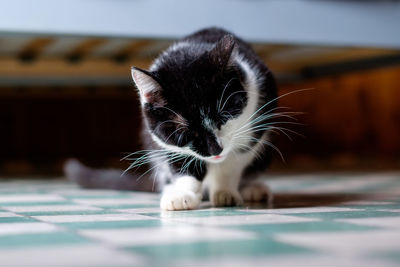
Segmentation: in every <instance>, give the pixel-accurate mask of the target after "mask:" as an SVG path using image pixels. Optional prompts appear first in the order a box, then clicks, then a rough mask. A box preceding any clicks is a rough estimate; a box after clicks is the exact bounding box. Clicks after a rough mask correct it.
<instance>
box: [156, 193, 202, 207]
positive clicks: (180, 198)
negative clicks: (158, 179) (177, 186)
mask: <svg viewBox="0 0 400 267" xmlns="http://www.w3.org/2000/svg"><path fill="white" fill-rule="evenodd" d="M200 202H201V194H199V193H194V192H192V191H190V190H186V191H180V190H169V191H167V192H164V193H163V195H162V197H161V201H160V207H161V209H163V210H191V209H196V208H197V207H199V205H200Z"/></svg>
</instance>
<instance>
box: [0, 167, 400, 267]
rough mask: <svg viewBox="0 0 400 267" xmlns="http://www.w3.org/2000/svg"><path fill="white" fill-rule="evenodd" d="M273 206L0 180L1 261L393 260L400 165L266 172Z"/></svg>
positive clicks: (399, 232)
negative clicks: (374, 169) (168, 203)
mask: <svg viewBox="0 0 400 267" xmlns="http://www.w3.org/2000/svg"><path fill="white" fill-rule="evenodd" d="M267 178H268V181H269V182H268V183H269V184H270V186H271V187H272V189H273V191H274V192H275V194H276V199H275V203H274V208H272V209H268V208H265V207H262V206H258V207H257V206H244V207H241V208H221V209H212V208H209V207H208V206H207V203H206V204H205V205H204V207H203V209H200V210H194V211H179V212H161V211H160V209H159V208H158V198H159V196H158V195H156V194H145V193H137V192H118V191H106V190H83V189H79V188H77V187H76V186H75V185H73V184H70V183H67V182H65V181H44V180H41V181H38V180H34V181H23V180H21V181H13V180H9V181H7V180H2V181H1V182H0V266H41V267H42V266H52V267H53V266H68V267H71V266H85V267H86V266H201V267H204V266H218V267H222V266H229V267H231V266H307V267H310V266H363V267H365V266H400V173H375V174H357V175H354V174H352V175H350V174H349V175H346V174H329V175H328V174H325V175H301V176H298V175H297V176H280V177H267Z"/></svg>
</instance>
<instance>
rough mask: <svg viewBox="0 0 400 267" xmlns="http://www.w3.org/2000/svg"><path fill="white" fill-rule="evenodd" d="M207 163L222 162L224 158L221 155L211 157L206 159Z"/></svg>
mask: <svg viewBox="0 0 400 267" xmlns="http://www.w3.org/2000/svg"><path fill="white" fill-rule="evenodd" d="M208 159H209V161H211V162H213V163H218V162H222V161H223V160H224V159H225V157H224V156H223V155H216V156H212V157H209V158H208Z"/></svg>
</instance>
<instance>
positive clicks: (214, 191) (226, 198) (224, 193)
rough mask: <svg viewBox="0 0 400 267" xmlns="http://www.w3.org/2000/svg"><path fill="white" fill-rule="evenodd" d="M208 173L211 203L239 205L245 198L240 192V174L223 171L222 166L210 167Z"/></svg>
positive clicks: (219, 205) (218, 205)
mask: <svg viewBox="0 0 400 267" xmlns="http://www.w3.org/2000/svg"><path fill="white" fill-rule="evenodd" d="M210 169H211V170H210V172H209V174H208V175H207V176H208V177H207V179H206V182H207V186H208V190H209V196H210V201H211V204H212V205H213V206H214V207H229V206H239V205H242V204H243V199H242V197H241V196H240V193H239V183H240V174H241V172H238V173H226V172H221V171H220V170H221V169H220V168H216V169H215V170H213V169H212V168H210Z"/></svg>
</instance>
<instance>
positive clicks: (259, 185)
mask: <svg viewBox="0 0 400 267" xmlns="http://www.w3.org/2000/svg"><path fill="white" fill-rule="evenodd" d="M240 194H241V195H242V197H243V200H244V201H246V202H266V203H268V205H272V202H273V194H272V192H271V190H270V189H269V187H268V186H267V185H266V184H265V182H263V181H260V180H254V181H252V180H250V181H243V182H242V184H241V186H240Z"/></svg>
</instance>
